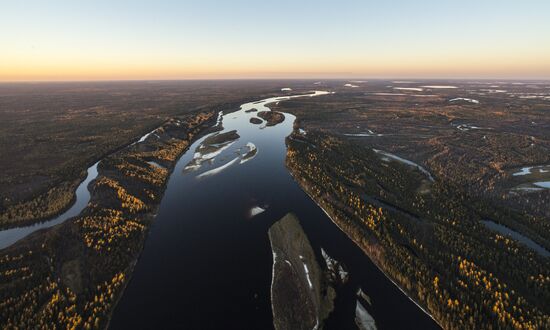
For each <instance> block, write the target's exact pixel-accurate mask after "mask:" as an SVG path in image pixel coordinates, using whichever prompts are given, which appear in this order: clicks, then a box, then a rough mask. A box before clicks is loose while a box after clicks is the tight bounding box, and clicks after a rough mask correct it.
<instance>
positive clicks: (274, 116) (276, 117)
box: [258, 111, 285, 126]
mask: <svg viewBox="0 0 550 330" xmlns="http://www.w3.org/2000/svg"><path fill="white" fill-rule="evenodd" d="M258 117H260V118H262V119H264V120H265V121H267V125H266V126H275V125H277V124H280V123H282V122H283V121H284V120H285V115H283V114H282V113H280V112H277V111H260V112H258Z"/></svg>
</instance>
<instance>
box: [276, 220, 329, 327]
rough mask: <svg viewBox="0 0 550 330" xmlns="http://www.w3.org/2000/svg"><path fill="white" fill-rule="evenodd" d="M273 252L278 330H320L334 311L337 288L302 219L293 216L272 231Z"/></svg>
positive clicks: (278, 222) (281, 221) (279, 223)
mask: <svg viewBox="0 0 550 330" xmlns="http://www.w3.org/2000/svg"><path fill="white" fill-rule="evenodd" d="M269 240H270V242H271V249H272V252H273V279H272V284H271V304H272V311H273V325H274V327H275V329H277V330H279V329H320V328H321V327H322V322H323V320H324V319H325V318H326V317H327V316H328V315H329V313H330V312H331V311H332V309H333V300H334V298H335V295H336V294H335V291H334V289H333V288H332V287H331V286H330V285H329V284H328V281H327V280H326V276H325V273H324V272H323V270H322V269H321V267H320V266H319V263H318V262H317V260H316V258H315V253H314V251H313V248H312V247H311V244H310V242H309V239H308V238H307V236H306V234H305V233H304V231H303V229H302V227H301V226H300V223H299V221H298V218H296V216H294V215H293V214H291V213H289V214H287V215H286V216H284V217H283V218H282V219H281V220H279V221H277V222H276V223H275V224H273V225H272V226H271V228H270V229H269Z"/></svg>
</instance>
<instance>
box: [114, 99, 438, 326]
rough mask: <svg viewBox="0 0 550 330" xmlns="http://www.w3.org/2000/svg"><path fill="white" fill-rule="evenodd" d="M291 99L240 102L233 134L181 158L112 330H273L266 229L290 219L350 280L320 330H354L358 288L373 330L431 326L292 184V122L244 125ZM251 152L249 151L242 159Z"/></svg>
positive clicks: (229, 123)
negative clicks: (208, 149) (211, 147)
mask: <svg viewBox="0 0 550 330" xmlns="http://www.w3.org/2000/svg"><path fill="white" fill-rule="evenodd" d="M323 94H327V93H325V92H316V93H315V94H309V95H301V96H294V97H307V96H321V95H323ZM289 98H290V97H278V98H270V99H266V100H262V101H258V102H251V103H246V104H244V105H242V106H241V108H240V110H238V111H236V112H231V113H227V114H224V115H223V116H222V117H221V124H222V125H223V128H224V130H223V132H230V131H232V130H236V131H237V133H238V134H239V135H240V137H239V138H238V139H237V140H233V141H229V142H226V143H224V144H223V147H220V146H218V147H220V148H219V149H217V151H216V152H210V153H209V156H205V155H203V154H201V152H200V151H201V150H205V149H206V148H204V149H202V148H201V145H202V143H203V142H204V141H205V139H207V138H209V136H207V137H204V138H202V139H200V140H198V141H196V142H195V143H194V144H193V145H192V146H191V147H190V149H189V150H188V151H187V152H186V153H185V154H183V155H182V157H181V158H180V159H179V160H178V162H177V164H176V168H175V170H174V171H173V173H172V175H171V177H170V179H169V181H168V185H167V189H166V192H165V194H164V197H163V200H162V202H161V204H160V208H159V212H158V214H157V217H156V219H155V221H154V222H153V225H152V226H151V229H150V232H149V235H148V238H147V241H146V244H145V248H144V250H143V252H142V255H141V257H140V259H139V260H138V262H137V264H136V267H135V269H134V273H133V276H132V278H131V280H130V282H129V284H128V286H127V288H126V290H125V293H124V295H123V296H122V298H121V300H120V301H119V303H118V305H117V307H116V309H115V311H114V314H113V317H112V320H111V323H110V327H111V328H112V329H123V328H134V329H138V328H139V329H144V328H145V329H164V328H177V327H179V328H188V329H271V328H273V325H272V315H271V305H270V284H271V270H272V269H271V268H272V253H271V248H270V243H269V239H268V235H267V232H268V229H269V227H270V226H271V225H272V224H273V223H274V222H275V221H277V220H278V219H280V218H281V217H282V216H284V215H285V214H286V213H288V212H294V213H295V214H296V215H297V216H298V218H299V219H300V221H301V224H302V226H303V228H304V231H305V233H306V234H307V236H308V237H309V239H310V241H311V244H312V246H313V248H314V250H315V253H316V254H317V258H318V260H319V262H320V263H321V264H323V261H322V260H323V259H322V255H321V248H323V249H324V250H325V251H326V252H327V253H328V254H329V255H330V256H331V257H333V258H335V259H337V260H339V261H340V262H342V263H343V264H344V265H345V266H346V267H347V270H348V271H349V273H350V280H349V282H348V283H347V284H345V285H343V286H341V287H339V288H338V289H337V294H338V296H337V298H336V301H335V310H334V312H333V313H332V314H331V316H330V317H329V319H328V320H327V322H326V328H327V329H356V326H355V321H354V318H355V309H356V302H357V298H356V292H357V290H358V289H359V288H361V289H362V290H363V291H364V292H365V293H366V294H367V295H368V296H369V297H370V298H371V301H372V305H368V304H367V305H366V306H365V307H366V309H367V310H368V312H369V313H370V314H371V315H372V317H373V318H374V319H375V321H376V324H377V326H378V328H379V329H406V328H411V327H413V326H414V327H415V328H419V329H432V328H438V326H437V325H436V323H435V322H434V321H433V320H432V319H431V318H430V317H429V316H428V315H427V314H425V313H424V312H423V311H422V310H421V309H420V308H419V307H418V306H417V305H416V304H415V303H414V302H412V301H411V300H410V299H408V298H407V297H406V296H405V295H404V294H403V293H402V292H401V291H400V290H399V288H398V287H396V286H395V285H394V284H393V283H392V282H391V281H390V280H389V279H388V278H386V276H385V275H384V274H383V273H382V272H381V271H380V270H379V269H378V268H377V267H376V266H375V265H374V264H373V263H372V262H371V261H370V259H369V258H368V257H367V256H366V255H365V254H364V253H363V252H362V251H361V249H359V248H358V247H357V246H356V245H355V244H354V243H353V242H352V241H351V240H350V239H349V238H348V237H347V236H346V235H345V234H344V233H343V232H342V231H340V230H339V229H338V227H337V226H336V225H335V224H334V223H333V222H332V221H331V220H330V219H329V218H328V217H327V216H326V215H325V213H324V212H323V211H322V210H321V209H320V208H319V207H318V206H317V205H316V204H315V202H313V201H312V200H311V199H310V198H309V197H308V196H307V195H306V194H305V193H304V192H303V191H302V190H301V189H300V187H299V186H298V185H297V183H296V182H295V181H294V180H293V178H292V177H291V175H290V174H289V172H288V170H287V169H286V167H285V157H286V145H285V137H286V136H288V135H289V134H290V133H291V132H292V130H293V123H294V120H295V117H294V116H292V115H290V114H285V121H284V122H283V123H281V124H279V125H276V126H272V127H266V126H265V123H264V124H260V125H254V124H252V123H250V121H249V120H250V118H251V117H255V116H256V112H251V111H250V110H252V109H257V110H259V111H264V110H269V109H268V108H267V106H266V105H267V104H270V103H275V102H283V101H285V100H287V99H289ZM223 132H222V133H223ZM212 134H218V133H212ZM212 134H211V135H212ZM252 146H254V147H255V148H256V153H255V154H254V156H253V157H249V158H245V156H244V154H245V152H246V151H250V150H252ZM220 150H221V151H220ZM201 157H202V158H201ZM205 158H206V159H205ZM197 159H202V160H203V161H201V162H197ZM264 210H265V211H264Z"/></svg>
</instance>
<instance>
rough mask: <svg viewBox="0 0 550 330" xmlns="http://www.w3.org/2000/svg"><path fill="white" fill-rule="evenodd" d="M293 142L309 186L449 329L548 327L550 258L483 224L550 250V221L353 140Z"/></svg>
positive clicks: (329, 137)
mask: <svg viewBox="0 0 550 330" xmlns="http://www.w3.org/2000/svg"><path fill="white" fill-rule="evenodd" d="M287 144H288V148H289V149H288V157H287V166H288V168H289V169H290V171H291V172H292V173H293V176H294V177H295V178H296V179H297V181H298V182H299V184H300V185H301V186H302V187H303V189H304V190H305V191H306V192H307V193H308V194H309V195H310V196H311V197H312V198H313V199H314V200H315V201H316V202H318V203H319V205H321V206H322V207H323V208H324V209H325V210H326V211H327V212H328V213H329V214H330V215H331V217H332V219H333V221H335V222H336V223H337V224H338V226H339V227H340V228H341V229H342V230H343V231H344V232H346V234H347V235H348V236H349V237H350V238H351V239H353V240H354V241H355V242H356V244H358V245H359V246H360V247H361V248H362V249H363V250H364V251H365V253H367V254H368V255H369V256H370V258H371V259H372V260H373V261H374V262H375V263H376V264H377V265H378V266H379V267H380V268H381V269H382V270H383V271H384V272H385V273H386V274H387V275H388V276H389V277H391V278H392V279H393V280H395V281H396V283H398V284H399V286H401V287H402V288H403V289H404V290H405V291H406V292H407V294H408V295H409V296H410V297H412V298H413V299H414V300H416V301H418V302H419V303H420V304H421V305H422V306H424V307H425V308H426V309H427V310H428V311H429V312H430V314H432V315H433V316H434V317H435V319H436V320H437V321H438V322H439V323H440V324H441V325H442V326H443V327H444V328H447V329H506V328H513V329H548V328H550V305H549V304H548V301H550V261H549V259H548V258H546V257H543V256H541V255H539V254H537V253H536V252H534V251H533V250H531V249H530V248H528V247H526V246H525V245H523V244H520V243H518V242H517V241H515V240H512V239H510V238H508V237H507V236H503V235H500V234H499V233H497V232H493V231H491V230H489V229H487V228H486V227H485V226H484V225H483V224H482V223H481V222H480V221H481V220H484V219H487V218H488V217H497V218H496V219H498V221H499V222H500V223H504V224H507V223H514V224H517V225H518V226H520V227H525V228H529V229H530V231H534V232H538V233H540V236H543V237H544V238H545V239H540V237H539V242H541V243H546V244H544V245H545V246H546V247H548V241H547V237H548V233H549V232H550V230H549V227H548V226H549V224H548V222H547V220H548V219H545V218H544V217H536V216H532V215H525V214H521V213H518V212H515V211H514V210H511V209H506V208H504V207H503V206H502V205H498V207H497V206H496V205H494V204H493V202H492V201H491V200H484V199H482V198H479V197H478V196H475V197H472V196H471V195H470V194H469V193H468V192H467V191H465V189H464V188H462V187H461V186H459V185H455V184H453V183H452V182H449V181H445V180H442V179H440V178H438V177H436V178H435V180H434V181H430V180H429V178H428V177H427V176H426V173H423V172H422V171H420V170H418V168H416V167H411V166H409V165H407V164H403V163H402V162H398V161H395V160H393V159H391V158H388V157H386V156H384V155H383V154H381V153H380V151H378V152H377V151H375V150H373V149H371V148H368V147H366V146H364V145H361V144H358V143H355V142H354V141H353V139H351V140H350V139H345V138H342V137H341V136H338V135H333V134H327V133H320V132H311V131H308V132H307V135H306V134H300V133H298V132H295V133H293V135H292V136H290V137H289V138H288V139H287ZM528 232H529V231H527V233H528Z"/></svg>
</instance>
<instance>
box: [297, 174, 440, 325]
mask: <svg viewBox="0 0 550 330" xmlns="http://www.w3.org/2000/svg"><path fill="white" fill-rule="evenodd" d="M289 173H290V175H291V176H292V178H293V179H294V181H295V182H296V183H297V184H298V186H299V187H300V188H301V189H302V191H303V192H304V193H306V194H307V195H308V196H309V198H310V199H311V200H312V201H313V202H314V203H315V204H316V205H317V206H318V207H319V208H320V209H321V210H322V211H323V212H324V213H325V214H326V216H327V217H328V218H329V219H330V220H331V221H332V222H333V223H334V224H335V225H336V227H338V229H340V230H341V231H342V232H343V233H344V234H346V236H347V237H348V238H349V239H350V240H351V241H352V242H353V243H354V244H355V245H357V247H359V248H360V249H361V250H362V251H363V253H365V255H366V256H367V257H368V258H369V260H370V261H372V263H373V264H374V265H375V266H376V268H378V270H379V271H380V272H381V273H382V274H384V276H385V277H386V278H387V279H388V280H389V281H390V282H391V283H393V285H395V286H396V287H397V288H398V289H399V291H401V292H402V293H403V295H405V296H406V297H407V298H408V299H409V300H410V301H411V302H412V303H414V304H415V305H416V306H417V307H418V308H419V309H420V310H422V311H423V312H424V313H425V314H426V315H428V316H429V317H430V318H431V319H432V320H434V322H436V323H437V325H438V326H440V327H441V328H442V329H443V328H444V327H443V325H442V324H441V323H440V322H439V321H438V320H437V319H436V318H435V317H434V316H433V315H432V314H430V312H429V311H428V310H427V307H426V306H423V305H422V304H421V303H420V302H419V301H417V300H415V299H414V298H413V297H411V294H410V293H409V292H406V291H405V290H404V289H403V288H402V287H401V286H400V285H399V284H397V282H396V281H395V280H394V279H393V278H391V277H390V276H389V275H388V274H387V273H386V272H385V271H384V269H383V268H382V266H381V265H380V263H379V262H378V260H377V259H375V258H373V257H372V256H371V254H370V253H369V252H371V251H369V250H368V249H366V248H365V247H364V246H362V244H361V242H360V241H358V240H357V239H356V238H355V237H354V236H353V235H351V234H350V232H349V231H348V230H345V229H344V226H343V223H342V222H340V221H338V220H337V218H336V216H335V215H334V214H331V213H329V212H328V211H327V209H328V208H327V207H325V206H323V204H322V201H321V200H318V199H315V198H314V197H313V194H312V192H311V191H310V189H308V186H307V185H306V184H305V183H304V182H303V181H302V180H298V179H297V178H296V176H295V173H293V172H292V170H291V169H290V168H289Z"/></svg>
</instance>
